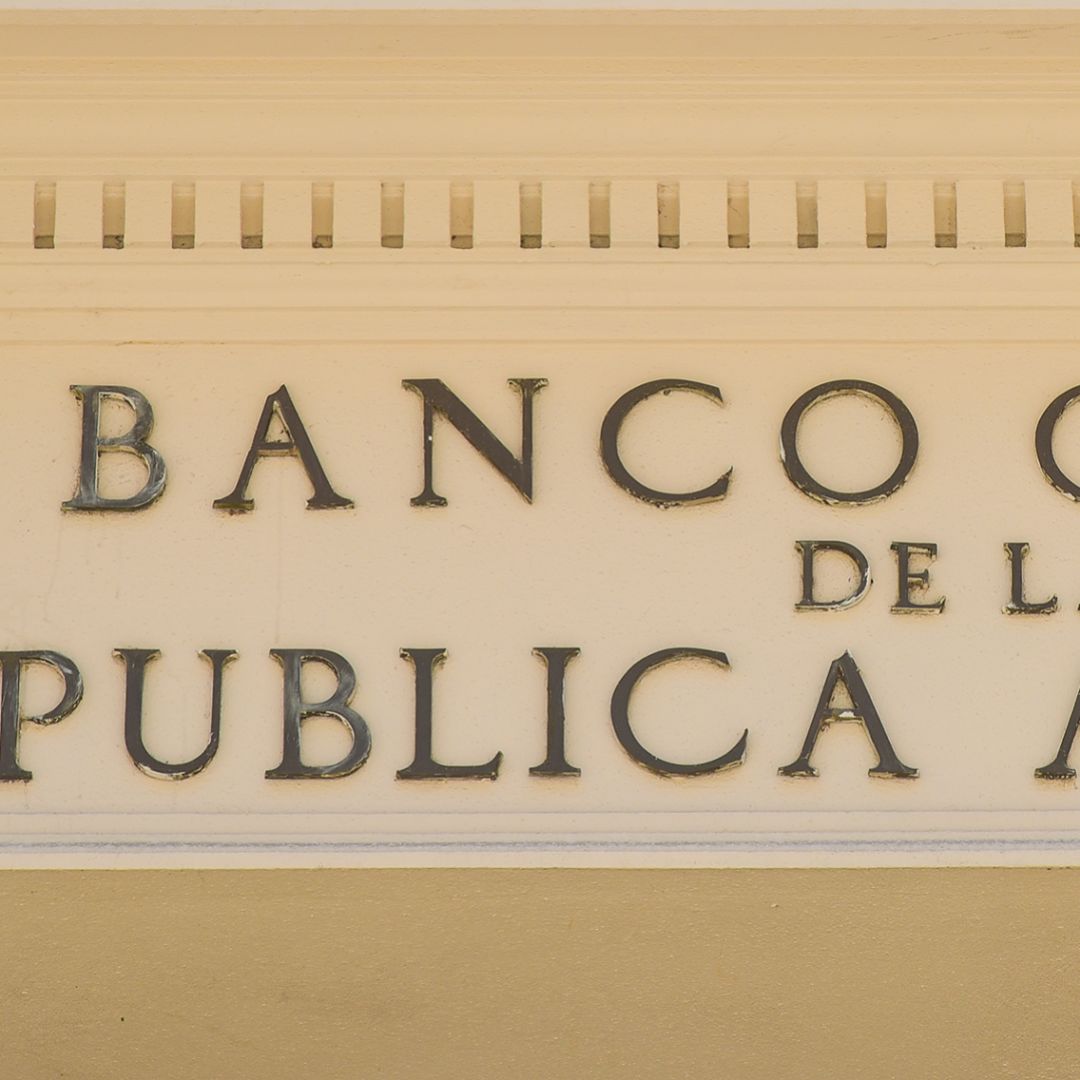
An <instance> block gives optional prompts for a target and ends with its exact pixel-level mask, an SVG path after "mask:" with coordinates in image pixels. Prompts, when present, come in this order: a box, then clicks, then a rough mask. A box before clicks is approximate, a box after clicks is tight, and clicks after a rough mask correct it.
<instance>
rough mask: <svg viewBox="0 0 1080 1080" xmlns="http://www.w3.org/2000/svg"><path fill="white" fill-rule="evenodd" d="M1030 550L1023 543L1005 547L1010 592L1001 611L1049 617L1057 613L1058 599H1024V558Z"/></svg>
mask: <svg viewBox="0 0 1080 1080" xmlns="http://www.w3.org/2000/svg"><path fill="white" fill-rule="evenodd" d="M1029 550H1030V548H1029V547H1028V545H1027V544H1026V543H1024V542H1023V541H1020V542H1015V541H1014V542H1010V543H1007V544H1006V545H1005V554H1006V555H1008V556H1009V572H1010V578H1011V590H1010V594H1009V602H1008V603H1007V604H1006V605H1005V606H1004V607H1003V608H1002V609H1001V610H1002V611H1003V612H1004V613H1005V614H1006V615H1050V614H1052V613H1053V612H1055V611H1057V608H1058V598H1057V597H1056V596H1051V597H1050V599H1049V600H1031V601H1029V600H1025V599H1024V558H1025V557H1026V555H1027V553H1028V551H1029Z"/></svg>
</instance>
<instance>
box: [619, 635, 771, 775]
mask: <svg viewBox="0 0 1080 1080" xmlns="http://www.w3.org/2000/svg"><path fill="white" fill-rule="evenodd" d="M676 660H709V661H711V662H712V663H714V664H716V665H717V666H718V667H722V668H724V669H725V670H726V669H727V667H728V659H727V657H726V656H725V655H724V654H723V653H722V652H714V651H713V650H712V649H695V648H688V647H683V646H675V647H674V648H670V649H661V650H660V651H659V652H654V653H650V654H649V655H648V656H646V657H644V658H642V659H641V660H639V661H638V662H637V663H636V664H633V665H631V666H630V668H629V669H628V670H627V672H626V674H625V675H624V676H623V677H622V678H621V679H620V680H619V685H618V686H616V687H615V693H613V694H612V695H611V726H612V727H613V728H614V729H615V737H616V738H617V739H618V740H619V742H620V744H621V745H622V748H623V749H624V750H625V751H626V752H627V753H628V754H629V755H630V756H631V757H632V758H633V759H634V761H636V762H637V763H638V764H639V765H644V766H645V768H646V769H648V770H649V771H650V772H654V773H659V774H660V775H661V776H705V775H707V774H709V773H716V772H720V771H722V770H723V769H731V768H734V767H735V766H737V765H741V764H742V763H743V759H744V758H745V757H746V741H747V738H748V736H749V734H750V732H749V729H744V730H743V733H742V735H740V736H739V738H738V741H737V742H736V743H735V745H734V746H733V747H732V748H731V749H730V750H728V751H727V753H725V754H721V755H720V756H719V757H717V758H713V759H712V761H701V762H697V763H695V764H692V765H685V764H681V763H679V762H674V761H665V760H664V759H663V758H659V757H657V756H656V755H655V754H654V753H652V752H651V751H649V750H646V749H645V747H644V746H642V744H641V742H640V741H639V740H638V737H637V736H636V735H635V734H634V731H633V728H632V727H631V726H630V697H631V695H632V694H633V692H634V688H635V687H636V686H637V684H638V683H639V682H640V681H641V678H642V676H643V675H645V674H646V673H647V672H649V671H652V670H653V668H658V667H660V666H661V665H663V664H670V663H673V662H674V661H676Z"/></svg>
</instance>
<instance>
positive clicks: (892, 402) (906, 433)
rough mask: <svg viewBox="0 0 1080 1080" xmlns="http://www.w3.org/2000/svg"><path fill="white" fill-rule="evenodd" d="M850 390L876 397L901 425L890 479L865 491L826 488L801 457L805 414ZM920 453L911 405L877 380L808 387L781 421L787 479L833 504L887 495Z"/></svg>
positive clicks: (900, 483)
mask: <svg viewBox="0 0 1080 1080" xmlns="http://www.w3.org/2000/svg"><path fill="white" fill-rule="evenodd" d="M847 394H858V395H860V396H862V397H867V398H870V399H871V400H872V401H876V402H877V403H878V404H879V405H881V406H883V407H884V408H885V409H886V410H887V411H888V413H889V414H890V415H891V416H892V418H893V420H894V421H895V422H896V426H897V427H898V428H899V429H900V440H901V448H900V461H899V463H898V464H897V466H896V468H895V469H894V470H893V473H892V475H891V476H890V477H889V478H888V479H887V480H884V481H883V482H882V483H880V484H878V486H877V487H874V488H868V489H867V490H866V491H835V490H833V489H832V488H827V487H825V485H824V484H819V483H818V482H817V480H815V479H814V478H813V477H812V476H811V475H810V474H809V473H808V472H807V471H806V468H805V467H804V466H803V463H802V461H801V459H800V458H799V448H798V434H799V423H800V421H801V420H802V418H803V414H804V413H806V412H807V410H809V409H810V408H811V407H812V406H814V405H816V404H818V402H821V401H827V400H828V399H829V398H832V397H839V396H841V395H847ZM918 453H919V429H918V427H917V426H916V424H915V417H914V416H912V415H911V411H910V410H909V409H908V407H907V406H906V405H905V404H904V403H903V402H902V401H901V400H900V399H899V398H898V397H897V396H896V395H895V394H894V393H892V391H890V390H886V389H885V387H883V386H878V385H877V384H876V383H871V382H863V381H862V380H861V379H837V380H835V381H834V382H827V383H822V384H821V385H820V386H815V387H814V388H813V389H811V390H807V391H806V393H805V394H803V395H802V396H801V397H799V398H796V399H795V401H794V403H793V404H792V406H791V408H790V409H788V411H787V414H786V415H785V416H784V419H783V422H782V423H781V425H780V461H781V463H782V464H783V466H784V472H786V473H787V476H788V479H789V480H790V481H791V482H792V483H793V484H794V485H795V486H796V487H797V488H798V489H799V490H800V491H801V492H803V494H804V495H809V496H810V498H811V499H817V501H818V502H823V503H827V504H828V505H830V506H835V505H837V504H840V503H845V504H849V505H865V504H866V503H873V502H879V501H880V500H882V499H887V498H888V497H889V496H890V495H891V494H892V493H893V492H894V491H897V490H899V488H901V487H902V486H903V484H904V482H905V481H906V480H907V478H908V475H909V473H910V472H911V470H912V468H913V467H914V465H915V459H916V457H917V456H918Z"/></svg>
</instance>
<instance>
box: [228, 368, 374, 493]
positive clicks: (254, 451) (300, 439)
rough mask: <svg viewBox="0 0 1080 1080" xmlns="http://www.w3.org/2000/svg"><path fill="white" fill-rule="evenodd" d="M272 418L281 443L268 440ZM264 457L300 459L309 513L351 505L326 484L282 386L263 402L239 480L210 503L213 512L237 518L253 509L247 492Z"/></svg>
mask: <svg viewBox="0 0 1080 1080" xmlns="http://www.w3.org/2000/svg"><path fill="white" fill-rule="evenodd" d="M275 415H276V416H277V418H278V419H279V420H280V421H281V425H282V427H283V428H284V429H285V437H284V438H283V439H271V438H270V427H271V425H272V424H273V422H274V417H275ZM265 454H296V455H297V457H299V458H300V461H301V464H303V466H304V471H305V472H306V473H307V475H308V479H309V480H310V481H311V486H312V488H314V494H313V495H312V496H311V498H310V499H308V509H309V510H332V509H334V508H336V507H350V506H352V505H353V503H352V500H351V499H346V498H343V497H342V496H341V495H339V494H338V493H337V492H336V491H334V489H333V488H332V487H331V486H330V481H329V480H328V479H327V477H326V473H325V472H324V471H323V467H322V465H321V464H320V462H319V457H318V455H317V454H316V453H315V447H314V446H312V444H311V439H310V438H308V433H307V429H306V428H305V427H304V422H303V421H302V420H301V419H300V414H299V413H298V412H297V411H296V406H295V405H294V404H293V403H292V398H291V397H289V391H288V390H287V389H286V388H285V387H284V386H280V387H278V389H277V390H276V391H275V392H274V393H272V394H271V395H270V396H269V397H268V398H267V399H266V404H265V405H264V406H263V411H262V416H260V417H259V425H258V427H257V428H256V429H255V438H254V439H253V440H252V443H251V449H250V450H249V451H248V455H247V457H246V458H245V459H244V466H243V468H242V469H241V470H240V479H239V480H237V481H236V487H235V488H233V490H232V491H231V492H230V493H229V494H228V495H226V496H225V497H224V498H221V499H215V500H214V509H215V510H229V511H231V512H232V513H234V514H239V513H244V512H246V511H248V510H254V509H255V500H254V499H249V498H248V497H247V489H248V484H249V483H251V474H252V473H253V472H254V471H255V466H256V465H257V464H258V461H259V458H260V457H262V456H263V455H265Z"/></svg>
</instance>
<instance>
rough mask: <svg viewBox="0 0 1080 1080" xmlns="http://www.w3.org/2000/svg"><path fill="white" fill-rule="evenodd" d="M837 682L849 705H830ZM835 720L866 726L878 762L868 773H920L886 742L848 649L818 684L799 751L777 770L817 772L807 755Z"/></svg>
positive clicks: (786, 773) (790, 773) (910, 775)
mask: <svg viewBox="0 0 1080 1080" xmlns="http://www.w3.org/2000/svg"><path fill="white" fill-rule="evenodd" d="M838 685H840V686H843V687H844V689H845V690H847V692H848V694H849V695H850V697H851V708H850V709H848V708H834V707H833V706H832V699H833V697H834V695H835V694H836V688H837V686H838ZM836 720H856V721H858V722H859V723H860V724H862V725H863V727H864V728H865V729H866V734H867V735H868V736H869V737H870V741H871V742H872V743H873V744H874V749H875V750H876V751H877V755H878V761H877V764H876V765H875V766H874V767H873V768H872V769H871V770H870V773H869V775H870V776H894V777H898V778H902V779H914V778H915V777H916V776H918V775H919V770H918V769H913V768H911V767H910V766H909V765H905V764H904V763H903V762H902V761H901V760H900V759H899V758H898V757H897V756H896V751H895V750H893V748H892V743H891V742H889V736H888V735H887V734H886V733H885V725H884V724H882V722H881V718H880V717H879V716H878V712H877V709H876V708H875V707H874V702H873V700H872V699H871V697H870V692H869V691H868V690H867V689H866V683H864V682H863V678H862V675H861V674H860V673H859V669H858V667H857V666H856V664H855V660H854V658H853V657H852V655H851V653H847V652H846V653H844V655H843V656H840V657H837V658H836V659H835V660H834V661H833V662H832V666H831V667H830V668H829V674H828V675H827V676H826V677H825V685H824V686H823V687H822V688H821V697H820V698H818V703H817V708H816V709H815V710H814V716H813V719H812V720H811V721H810V730H809V731H807V733H806V741H805V742H804V743H803V748H802V751H801V752H800V754H799V756H798V757H797V758H796V759H795V760H794V761H793V762H792V763H791V764H790V765H783V766H781V767H780V769H779V770H778V771H779V773H780V775H781V776H817V775H818V771H817V769H815V768H814V767H813V766H812V765H811V764H810V755H811V754H812V753H813V752H814V747H815V746H816V745H817V741H818V736H819V735H820V734H821V732H822V731H823V730H824V729H825V728H826V727H827V726H828V725H829V724H831V723H833V722H834V721H836Z"/></svg>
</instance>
